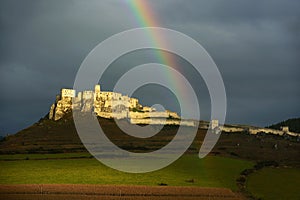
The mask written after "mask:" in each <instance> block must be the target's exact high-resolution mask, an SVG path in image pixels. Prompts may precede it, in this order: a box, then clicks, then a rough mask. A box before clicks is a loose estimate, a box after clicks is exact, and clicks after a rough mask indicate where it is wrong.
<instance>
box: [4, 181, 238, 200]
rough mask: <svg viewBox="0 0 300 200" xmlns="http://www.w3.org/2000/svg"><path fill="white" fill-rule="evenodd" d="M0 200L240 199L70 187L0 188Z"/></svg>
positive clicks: (222, 192)
mask: <svg viewBox="0 0 300 200" xmlns="http://www.w3.org/2000/svg"><path fill="white" fill-rule="evenodd" d="M0 199H7V200H12V199H14V200H15V199H20V200H27V199H28V200H31V199H47V200H52V199H53V200H54V199H55V200H56V199H72V200H73V199H74V200H81V199H101V200H102V199H104V200H106V199H126V200H128V199H138V200H141V199H143V200H148V199H149V200H150V199H151V200H152V199H154V200H160V199H161V200H162V199H164V200H165V199H172V200H174V199H182V200H184V199H188V200H192V199H194V200H196V199H197V200H198V199H199V200H202V199H203V200H204V199H211V200H217V199H223V200H224V199H226V200H237V199H240V198H239V197H238V196H237V195H236V194H234V193H233V192H232V191H231V190H230V189H225V188H201V187H181V186H119V185H118V186H115V185H77V184H76V185H72V184H63V185H62V184H26V185H0Z"/></svg>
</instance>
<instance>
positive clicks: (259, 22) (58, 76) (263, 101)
mask: <svg viewBox="0 0 300 200" xmlns="http://www.w3.org/2000/svg"><path fill="white" fill-rule="evenodd" d="M149 3H150V5H151V7H152V8H153V13H155V15H156V18H157V19H159V21H160V25H161V26H163V27H166V28H172V29H175V30H178V31H181V32H183V33H185V34H187V35H189V36H191V37H192V38H194V39H195V40H197V41H198V42H199V43H201V44H202V45H203V46H204V47H205V48H206V49H207V51H208V52H209V54H210V55H211V56H212V57H213V59H214V60H215V62H216V64H217V66H218V67H219V70H220V72H221V74H222V75H223V79H224V83H225V86H226V90H227V96H228V116H227V121H228V122H230V123H249V124H256V125H267V124H270V123H273V122H276V121H279V120H283V119H286V118H290V117H295V116H299V111H300V104H299V103H298V102H299V100H300V90H299V88H298V87H297V86H298V85H300V79H299V78H298V76H299V74H300V67H299V64H300V58H299V56H298V55H300V39H299V35H300V27H299V26H300V25H299V24H300V23H299V21H300V13H299V11H298V8H299V7H300V2H299V1H297V0H288V1H279V0H274V1H266V0H263V1H239V0H231V1H228V0H226V1H225V0H224V1H214V0H213V1H183V0H172V1H171V0H167V1H158V0H157V1H149ZM137 22H138V20H137V19H136V18H135V15H134V13H133V11H132V10H131V9H130V7H129V5H128V2H126V1H116V0H115V1H111V0H107V1H96V0H95V1H79V0H78V1H31V0H26V1H14V0H13V1H11V0H3V1H1V3H0V26H1V27H0V36H1V37H0V78H1V81H0V90H1V99H0V108H1V113H0V120H1V123H0V133H1V134H3V133H7V132H15V131H17V130H19V129H20V128H24V127H26V126H28V125H30V124H32V123H33V122H35V121H36V120H38V119H39V118H40V117H42V116H44V115H45V114H46V113H47V112H48V108H49V106H50V105H51V103H52V102H53V100H54V98H55V95H56V94H57V93H58V92H59V89H60V88H62V87H72V85H73V81H74V78H75V75H76V72H77V70H78V68H79V66H80V64H81V62H82V61H83V59H84V58H85V56H86V55H87V54H88V53H89V52H90V51H91V50H92V49H93V48H94V47H95V46H96V45H97V44H98V43H99V42H101V41H103V40H104V39H106V38H108V37H109V36H111V35H112V34H116V33H118V32H121V31H124V30H127V29H130V28H134V27H139V26H140V25H139V24H138V23H137ZM153 60H155V59H153V58H152V56H151V55H150V56H149V57H147V56H145V55H139V54H137V55H136V56H133V57H129V58H128V59H127V60H126V59H125V60H122V59H121V60H120V61H119V63H116V66H115V67H119V68H120V67H122V69H123V71H124V70H125V69H127V68H128V69H129V68H130V67H129V66H132V65H133V66H134V65H136V64H142V63H143V62H149V61H153ZM121 61H122V62H121ZM120 62H121V63H120ZM183 65H186V63H183ZM126 66H128V67H127V68H126ZM113 69H114V68H113V67H112V70H110V71H108V72H107V77H106V78H104V80H103V82H104V83H105V84H104V85H103V88H104V89H112V87H111V85H110V84H111V83H112V82H113V80H114V79H117V78H118V77H119V76H120V75H121V74H120V73H121V72H123V71H122V70H113ZM189 74H190V75H189ZM192 74H193V73H192V71H190V72H187V76H189V78H190V81H191V83H192V84H193V85H194V86H195V85H196V86H197V85H199V87H198V88H196V90H197V94H198V96H199V98H204V100H203V102H201V104H202V105H203V106H204V108H201V109H202V111H203V110H204V111H203V112H204V113H205V115H204V116H205V117H206V118H208V117H209V109H205V108H209V100H207V98H206V96H207V91H206V89H205V87H204V83H203V82H201V80H200V79H201V78H199V76H192ZM108 76H109V78H108ZM149 88H150V89H149ZM149 88H148V89H149V90H150V91H151V87H149ZM142 94H144V96H143V95H142ZM140 96H141V97H140V98H141V99H142V101H143V102H145V103H151V102H152V101H151V96H149V95H146V94H145V93H142V92H140ZM203 96H205V97H203ZM168 97H170V95H169V96H168ZM165 102H168V98H166V100H165ZM176 105H177V104H176V102H175V103H174V108H175V107H176ZM171 108H173V107H172V106H171ZM202 111H201V112H202Z"/></svg>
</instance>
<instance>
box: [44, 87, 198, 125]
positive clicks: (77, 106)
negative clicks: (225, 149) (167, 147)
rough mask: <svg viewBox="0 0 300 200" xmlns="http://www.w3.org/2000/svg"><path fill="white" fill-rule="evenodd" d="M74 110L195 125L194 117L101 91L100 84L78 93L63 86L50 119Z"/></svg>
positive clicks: (139, 121) (145, 121) (139, 120)
mask: <svg viewBox="0 0 300 200" xmlns="http://www.w3.org/2000/svg"><path fill="white" fill-rule="evenodd" d="M71 110H77V111H81V112H94V113H95V114H96V115H97V116H99V117H103V118H116V119H124V118H128V119H130V122H131V123H133V124H164V125H165V124H170V125H171V124H173V125H179V124H181V125H187V126H194V122H192V121H188V120H181V119H180V117H179V115H178V114H177V113H176V112H171V111H168V110H165V111H156V110H155V108H153V107H148V106H142V105H141V104H140V103H139V100H138V99H136V98H130V97H128V96H125V95H122V94H121V93H116V92H109V91H101V88H100V85H96V86H95V90H94V91H91V90H90V91H82V92H78V94H77V95H76V91H75V90H73V89H65V88H64V89H61V92H60V95H57V96H56V101H55V103H54V104H52V106H51V108H50V112H49V119H53V120H55V121H56V120H59V119H61V118H62V117H63V116H64V115H65V114H66V113H67V112H69V111H71Z"/></svg>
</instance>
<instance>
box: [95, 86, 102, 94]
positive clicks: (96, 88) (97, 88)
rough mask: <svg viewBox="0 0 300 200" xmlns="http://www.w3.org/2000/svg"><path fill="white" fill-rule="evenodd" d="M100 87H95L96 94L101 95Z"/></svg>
mask: <svg viewBox="0 0 300 200" xmlns="http://www.w3.org/2000/svg"><path fill="white" fill-rule="evenodd" d="M100 91H101V90H100V85H95V93H100Z"/></svg>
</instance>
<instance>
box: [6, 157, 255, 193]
mask: <svg viewBox="0 0 300 200" xmlns="http://www.w3.org/2000/svg"><path fill="white" fill-rule="evenodd" d="M60 157H62V155H60ZM0 165H1V168H0V184H34V183H39V184H46V183H61V184H67V183H71V184H126V185H127V184H129V185H158V184H161V183H164V184H167V185H172V186H203V187H225V188H230V189H232V190H236V189H237V187H236V183H235V180H236V178H237V177H238V176H239V173H240V172H241V171H242V170H244V169H246V168H251V167H252V166H253V163H252V162H248V161H242V160H237V159H232V158H223V157H217V156H209V157H206V158H204V159H201V160H200V159H199V158H198V157H197V156H196V155H185V156H183V157H181V158H180V159H179V160H177V161H176V162H174V163H173V164H172V165H170V166H168V167H166V168H164V169H161V170H159V171H155V172H151V173H146V174H129V173H123V172H120V171H116V170H113V169H111V168H108V167H106V166H104V165H102V164H101V163H100V162H98V161H97V160H95V159H93V158H84V159H59V160H17V161H0Z"/></svg>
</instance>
